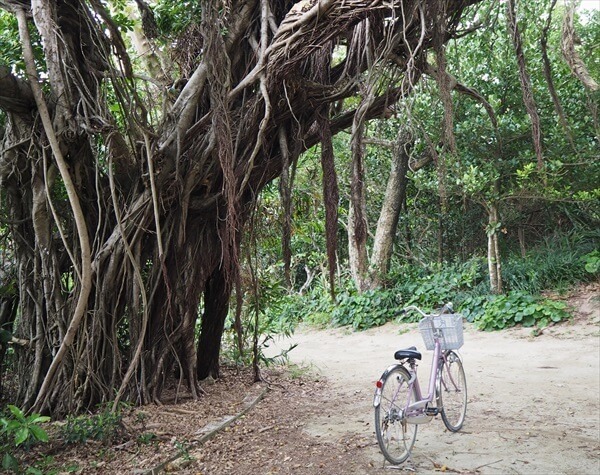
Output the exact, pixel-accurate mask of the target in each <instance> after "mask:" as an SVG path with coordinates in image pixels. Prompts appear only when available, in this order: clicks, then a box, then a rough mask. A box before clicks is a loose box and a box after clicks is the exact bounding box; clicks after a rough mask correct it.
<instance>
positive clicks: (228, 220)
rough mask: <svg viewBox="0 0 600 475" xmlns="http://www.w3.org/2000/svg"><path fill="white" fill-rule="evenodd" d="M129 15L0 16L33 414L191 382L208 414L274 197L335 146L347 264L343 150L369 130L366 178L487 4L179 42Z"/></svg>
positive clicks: (53, 8) (354, 13) (34, 10)
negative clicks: (274, 184)
mask: <svg viewBox="0 0 600 475" xmlns="http://www.w3.org/2000/svg"><path fill="white" fill-rule="evenodd" d="M113 3H114V4H118V8H117V6H115V5H114V4H113ZM129 3H130V4H129ZM129 3H128V2H111V1H108V0H0V7H1V8H2V9H4V10H5V14H9V15H11V16H10V18H12V19H13V20H14V24H15V29H16V28H18V38H19V41H18V44H19V45H20V52H19V53H18V56H19V57H18V60H15V61H14V62H13V63H6V64H2V63H0V109H1V110H2V111H3V113H0V114H2V115H1V122H0V137H1V143H0V150H1V152H0V153H1V155H0V183H1V203H0V209H1V225H2V229H4V230H6V231H7V232H8V233H9V235H10V243H11V244H10V249H7V250H6V253H7V254H6V255H8V256H9V257H8V258H6V260H5V269H4V271H3V273H2V278H3V279H5V280H7V279H9V278H10V279H12V282H13V284H14V286H13V287H14V289H15V292H14V296H16V299H17V302H18V305H12V306H11V307H10V308H11V309H12V310H11V311H10V312H7V313H8V314H9V315H10V316H9V317H7V318H6V319H5V320H6V321H7V322H5V323H7V325H8V326H5V328H10V329H11V332H10V333H11V334H10V338H11V339H12V340H13V343H14V347H15V358H16V362H15V365H16V367H17V368H18V371H17V374H18V375H19V376H18V377H19V380H18V385H17V388H16V390H15V391H16V393H15V394H14V397H13V398H12V399H13V400H14V401H15V402H16V403H17V404H19V405H21V406H23V407H25V408H34V409H35V410H38V411H54V412H56V413H64V412H68V411H75V410H78V409H82V408H85V407H91V406H93V405H95V404H97V403H100V402H106V401H115V400H122V399H127V400H129V401H133V402H136V403H146V402H151V401H159V400H160V398H161V393H162V391H163V389H164V387H165V384H166V382H167V381H168V380H169V379H170V378H173V377H175V378H179V381H180V382H181V383H183V384H185V385H186V386H187V387H188V389H189V391H190V392H191V393H192V395H194V396H198V395H199V391H200V390H199V387H198V381H199V380H200V379H202V378H205V377H207V376H209V375H212V376H217V375H218V371H219V350H220V342H221V336H222V333H223V328H224V321H225V317H226V315H227V312H228V304H229V298H230V294H231V292H232V286H233V283H234V282H235V278H236V272H237V269H238V264H239V248H240V241H241V236H242V233H243V232H244V225H245V223H246V221H247V220H248V217H249V214H250V213H251V211H252V210H253V207H254V205H255V203H256V200H257V196H258V194H259V193H260V191H261V189H262V188H263V187H264V186H265V185H266V184H268V183H269V182H270V181H272V180H274V179H275V178H277V177H282V182H283V184H284V185H285V183H286V181H285V180H286V179H287V171H288V169H289V167H290V165H291V164H293V163H294V161H295V160H296V159H297V158H298V156H299V155H300V154H301V153H302V152H303V151H305V150H306V149H307V148H309V147H312V146H314V145H315V144H318V143H321V144H322V145H321V154H322V157H321V162H322V168H323V182H324V183H323V188H324V196H325V201H326V208H327V226H326V228H327V233H328V239H327V242H328V254H329V256H330V264H332V263H333V264H334V263H335V261H334V259H335V239H334V238H335V221H336V219H337V216H336V209H337V200H338V198H337V183H336V175H335V168H334V162H333V160H334V156H333V152H332V150H333V149H332V145H331V140H332V136H333V135H335V134H336V133H337V132H339V131H341V130H344V129H346V130H351V131H352V133H353V134H354V140H353V156H354V159H353V167H354V168H356V169H357V170H358V171H360V167H361V161H360V160H361V148H364V146H363V145H362V144H361V143H360V135H361V130H362V128H364V124H365V121H366V120H368V119H370V118H374V117H378V116H382V115H385V114H389V113H390V112H391V113H393V110H394V105H395V104H396V103H397V102H398V101H400V100H401V99H402V98H403V97H404V96H405V95H406V94H410V92H411V88H412V86H413V85H414V83H415V82H416V81H417V80H418V79H419V76H420V74H421V72H422V71H424V68H425V66H426V61H425V56H426V54H427V52H428V50H431V49H436V48H437V51H438V52H439V50H440V48H442V47H443V45H444V43H445V42H447V41H448V40H449V39H451V38H453V37H454V36H456V35H459V34H462V33H464V32H460V31H457V28H458V25H459V20H460V18H461V16H462V15H463V13H464V12H465V10H466V9H467V8H470V7H471V5H472V4H474V3H477V2H476V1H475V0H421V1H417V0H386V1H383V0H303V1H295V0H198V1H196V2H191V1H190V2H187V3H186V4H189V5H192V6H193V8H190V10H189V15H190V18H189V23H188V24H187V26H186V28H185V30H184V31H183V32H181V33H180V34H179V35H177V36H171V37H169V38H166V36H165V35H166V33H164V32H163V31H162V29H161V28H160V27H159V26H157V23H156V21H155V18H156V17H155V15H154V14H153V11H152V7H153V2H149V4H148V3H146V2H144V1H143V0H135V2H129ZM124 4H125V5H124ZM6 12H7V13H6ZM125 14H126V15H127V16H129V17H130V18H131V19H134V20H135V23H134V24H133V26H128V27H127V28H125V26H124V22H123V21H122V17H123V15H125ZM15 31H16V30H15ZM2 57H5V55H3V56H2ZM350 97H358V98H360V99H359V100H358V101H356V100H354V101H352V102H351V103H350V104H348V103H346V104H345V103H344V100H345V99H347V98H350ZM357 176H359V175H357ZM359 181H360V180H356V183H353V188H352V199H353V204H355V206H354V216H353V219H354V220H355V222H356V223H358V224H357V225H355V226H354V229H355V230H356V233H355V238H356V242H357V243H359V244H360V242H361V239H364V233H365V230H364V227H363V228H362V230H361V225H360V223H361V220H362V219H364V218H362V217H361V207H360V195H361V193H362V191H361V189H360V183H359ZM282 188H283V189H285V186H283V187H282ZM284 195H285V193H284ZM355 199H356V201H355V202H354V200H355ZM283 202H284V204H285V199H284V200H283ZM361 233H362V237H361ZM358 248H360V246H358ZM8 267H10V269H9V268H8Z"/></svg>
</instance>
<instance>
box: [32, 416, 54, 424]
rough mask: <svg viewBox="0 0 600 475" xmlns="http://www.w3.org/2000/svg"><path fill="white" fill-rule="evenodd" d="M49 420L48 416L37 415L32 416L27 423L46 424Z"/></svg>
mask: <svg viewBox="0 0 600 475" xmlns="http://www.w3.org/2000/svg"><path fill="white" fill-rule="evenodd" d="M49 420H50V418H49V417H48V416H40V415H39V414H33V415H32V416H31V417H30V418H29V422H30V423H32V424H42V423H44V422H48V421H49Z"/></svg>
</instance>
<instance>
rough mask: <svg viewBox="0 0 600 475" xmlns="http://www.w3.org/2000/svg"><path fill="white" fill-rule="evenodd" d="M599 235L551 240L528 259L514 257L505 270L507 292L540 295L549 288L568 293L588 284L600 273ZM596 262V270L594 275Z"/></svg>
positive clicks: (574, 235) (510, 259)
mask: <svg viewBox="0 0 600 475" xmlns="http://www.w3.org/2000/svg"><path fill="white" fill-rule="evenodd" d="M598 242H600V239H599V236H598V235H597V233H596V234H592V233H587V234H578V233H567V234H563V235H555V236H552V237H550V238H547V239H546V240H545V241H544V244H543V245H540V246H536V247H535V248H534V249H532V250H531V251H530V252H529V253H528V255H527V257H526V258H525V259H523V258H521V257H517V256H516V255H514V256H511V257H510V258H509V259H507V260H506V263H505V265H504V269H503V275H504V281H505V284H506V287H507V289H509V290H519V291H522V292H527V293H531V294H538V293H540V292H542V291H543V290H546V289H555V290H564V289H566V288H567V287H569V286H571V285H573V284H575V283H577V282H585V281H588V280H590V279H591V278H593V277H594V274H597V272H598V265H597V260H596V261H595V260H594V256H596V259H597V256H598V251H597V250H592V251H591V252H590V249H594V248H595V247H597V245H598ZM594 262H596V270H595V272H594Z"/></svg>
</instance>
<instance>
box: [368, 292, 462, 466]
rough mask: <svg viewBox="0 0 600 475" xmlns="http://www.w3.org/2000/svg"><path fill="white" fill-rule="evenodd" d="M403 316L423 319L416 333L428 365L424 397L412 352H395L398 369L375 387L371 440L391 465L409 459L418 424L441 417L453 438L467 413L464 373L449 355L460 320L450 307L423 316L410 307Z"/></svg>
mask: <svg viewBox="0 0 600 475" xmlns="http://www.w3.org/2000/svg"><path fill="white" fill-rule="evenodd" d="M409 310H416V311H418V312H419V313H420V314H421V315H423V319H422V320H421V321H420V322H419V330H420V331H421V335H422V337H423V340H424V342H425V346H426V348H427V349H428V350H433V360H432V362H431V371H430V375H429V388H428V391H427V396H425V397H423V395H422V393H421V387H420V385H419V379H418V377H417V363H416V360H420V359H421V353H420V352H418V351H417V348H416V347H414V346H412V347H410V348H405V349H402V350H398V351H396V353H395V354H394V358H395V359H396V360H398V361H399V363H396V364H393V365H391V366H389V367H388V368H387V369H386V370H385V371H384V372H383V374H382V375H381V378H379V380H378V381H377V383H376V389H375V397H374V400H373V406H374V407H375V434H376V436H377V442H378V444H379V448H380V449H381V452H382V453H383V456H384V457H385V458H386V459H387V460H388V461H389V462H390V463H391V464H393V465H398V464H401V463H402V462H404V461H405V460H406V459H407V458H408V457H409V456H410V453H411V450H412V448H413V446H414V444H415V440H416V438H417V428H418V426H419V424H424V423H427V422H431V420H432V419H433V417H435V416H437V415H441V417H442V420H443V422H444V425H445V426H446V427H447V428H448V430H450V431H452V432H457V431H459V430H460V429H461V427H462V426H463V423H464V421H465V415H466V411H467V384H466V378H465V372H464V368H463V364H462V359H461V357H460V356H459V354H458V353H457V352H456V351H455V350H458V349H459V348H460V347H461V346H462V345H463V327H462V316H461V315H458V314H455V313H454V312H453V310H452V307H451V305H450V304H446V305H444V307H442V309H441V311H440V312H439V313H438V314H426V313H425V312H423V311H422V310H421V309H420V308H418V307H416V306H414V305H411V306H409V307H406V308H405V309H403V310H402V312H403V313H406V312H407V311H409ZM447 312H449V313H447ZM434 403H435V404H434Z"/></svg>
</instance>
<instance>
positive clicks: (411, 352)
mask: <svg viewBox="0 0 600 475" xmlns="http://www.w3.org/2000/svg"><path fill="white" fill-rule="evenodd" d="M394 358H395V359H397V360H403V359H404V358H409V359H413V358H414V359H415V360H420V359H421V353H419V352H418V351H417V347H416V346H411V347H410V348H405V349H404V350H398V351H396V353H394Z"/></svg>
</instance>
